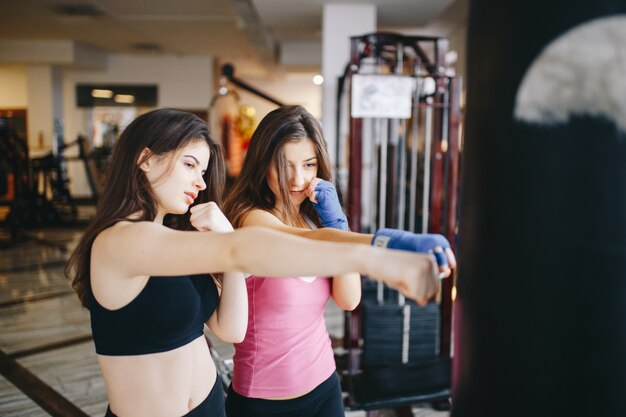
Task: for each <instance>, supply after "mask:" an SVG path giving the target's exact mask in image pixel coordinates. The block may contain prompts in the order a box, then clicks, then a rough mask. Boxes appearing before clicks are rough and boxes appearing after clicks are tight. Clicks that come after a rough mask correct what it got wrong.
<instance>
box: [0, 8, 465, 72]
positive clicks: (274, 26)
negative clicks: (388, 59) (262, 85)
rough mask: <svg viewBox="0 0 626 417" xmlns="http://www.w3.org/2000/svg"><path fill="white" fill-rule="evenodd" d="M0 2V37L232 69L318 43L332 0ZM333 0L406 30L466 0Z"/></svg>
mask: <svg viewBox="0 0 626 417" xmlns="http://www.w3.org/2000/svg"><path fill="white" fill-rule="evenodd" d="M1 3H2V5H1V10H2V22H1V23H0V42H1V41H29V40H31V41H35V40H38V41H40V40H68V41H74V42H80V43H84V44H87V45H91V46H93V47H96V48H99V49H102V50H104V51H106V52H126V53H153V54H154V53H174V54H208V55H212V56H214V57H216V58H217V59H218V60H219V61H222V62H226V61H229V62H234V63H235V65H236V66H237V68H238V70H237V72H238V73H245V71H246V70H247V71H255V70H259V68H264V67H267V66H268V65H277V66H280V60H279V59H278V60H275V61H274V60H273V59H272V56H271V55H272V53H271V52H269V50H268V49H267V48H272V47H274V46H275V47H276V50H280V45H281V44H283V43H285V42H320V41H321V24H322V10H323V6H324V5H325V4H330V3H333V2H332V1H330V0H8V1H7V0H2V1H1ZM340 3H341V4H375V5H377V12H378V17H377V19H378V26H379V30H386V31H402V30H405V29H410V30H413V31H414V30H415V29H416V28H419V27H428V26H430V27H437V28H438V29H437V30H439V31H445V23H446V21H447V20H450V19H465V18H466V7H460V6H459V4H462V5H464V4H466V3H467V0H341V1H340ZM62 6H72V7H74V9H72V10H73V12H72V11H70V12H69V13H68V12H67V11H66V12H65V13H62V12H60V10H61V8H62ZM86 10H87V11H88V10H91V11H94V10H95V11H96V12H97V15H95V16H94V15H83V13H85V11H86ZM448 23H449V22H448ZM442 24H444V25H443V26H442ZM440 34H442V35H446V33H440ZM152 48H154V49H152ZM264 48H266V50H265V51H264V50H263V49H264ZM268 53H269V54H270V55H268ZM1 58H2V57H1V56H0V63H1V62H2V60H1ZM271 61H274V62H271ZM311 70H315V68H311Z"/></svg>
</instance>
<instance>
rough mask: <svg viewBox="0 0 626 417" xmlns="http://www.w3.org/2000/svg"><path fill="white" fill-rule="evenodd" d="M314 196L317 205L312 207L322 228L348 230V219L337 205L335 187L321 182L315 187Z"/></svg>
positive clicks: (326, 182) (314, 204)
mask: <svg viewBox="0 0 626 417" xmlns="http://www.w3.org/2000/svg"><path fill="white" fill-rule="evenodd" d="M315 191H316V192H317V195H316V196H315V198H316V200H317V203H313V202H311V203H312V204H313V207H314V208H315V211H316V212H317V215H318V216H319V218H320V222H321V223H322V226H324V227H332V228H335V229H341V230H348V219H347V218H346V215H345V214H344V212H343V209H342V208H341V204H339V196H338V195H337V190H335V186H334V185H333V184H332V183H330V182H328V181H324V180H321V181H320V182H319V183H318V184H317V185H316V186H315Z"/></svg>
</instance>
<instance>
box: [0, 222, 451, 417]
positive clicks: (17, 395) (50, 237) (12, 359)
mask: <svg viewBox="0 0 626 417" xmlns="http://www.w3.org/2000/svg"><path fill="white" fill-rule="evenodd" d="M81 230H82V229H81V228H80V227H76V226H73V227H54V228H47V229H41V230H28V231H27V232H25V233H24V236H23V237H22V239H20V240H19V241H18V242H11V241H10V237H9V235H8V232H7V231H6V230H5V229H0V415H2V416H6V417H18V416H28V417H39V416H50V415H52V416H71V417H74V416H76V417H84V416H102V415H104V411H105V409H106V405H107V397H106V391H105V387H104V381H103V380H102V376H101V374H100V369H99V367H98V363H97V361H96V354H95V351H94V347H93V342H92V339H91V330H90V325H89V314H88V312H87V310H85V309H84V308H82V307H81V306H80V304H79V302H78V299H77V297H76V295H75V294H74V292H73V290H72V289H71V287H70V283H69V281H68V280H67V279H66V278H65V275H64V267H65V261H66V260H67V257H68V256H69V253H70V252H71V250H72V249H73V248H74V246H75V245H76V243H77V240H78V239H79V238H80V236H81ZM326 321H327V325H328V328H329V331H330V333H331V335H332V336H334V337H341V333H342V331H343V327H342V321H343V315H342V314H341V312H340V311H339V309H337V307H335V306H334V305H332V303H329V306H328V308H327V313H326ZM207 337H208V338H209V339H210V340H211V342H212V344H213V347H214V348H215V352H216V353H217V354H218V355H219V357H220V358H221V359H222V360H225V361H227V360H228V359H230V358H232V355H233V352H234V351H233V348H232V345H229V344H226V343H223V342H220V341H219V340H218V339H217V338H215V337H213V336H212V335H211V334H209V333H208V332H207ZM381 414H382V415H383V416H388V417H391V416H394V415H395V412H394V411H392V410H383V411H382V413H381ZM366 415H367V413H366V412H364V411H359V410H354V411H347V412H346V416H349V417H365V416H366ZM413 415H414V416H419V417H447V416H449V412H446V411H435V410H433V409H431V408H430V407H429V405H428V404H419V405H417V406H416V407H414V408H413Z"/></svg>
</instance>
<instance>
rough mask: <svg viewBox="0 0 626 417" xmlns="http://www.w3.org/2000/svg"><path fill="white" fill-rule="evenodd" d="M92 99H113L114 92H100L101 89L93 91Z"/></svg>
mask: <svg viewBox="0 0 626 417" xmlns="http://www.w3.org/2000/svg"><path fill="white" fill-rule="evenodd" d="M91 97H95V98H111V97H113V91H111V90H100V89H97V88H96V89H93V90H91Z"/></svg>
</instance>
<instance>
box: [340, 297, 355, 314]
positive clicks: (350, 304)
mask: <svg viewBox="0 0 626 417" xmlns="http://www.w3.org/2000/svg"><path fill="white" fill-rule="evenodd" d="M360 302H361V297H348V298H342V299H341V300H335V304H337V307H339V308H340V309H342V310H344V311H353V310H354V309H355V308H357V306H358V305H359V303H360Z"/></svg>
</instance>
